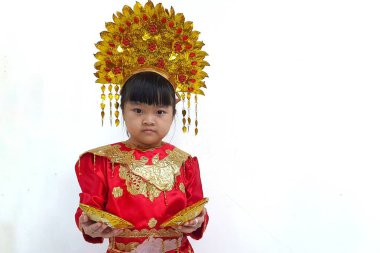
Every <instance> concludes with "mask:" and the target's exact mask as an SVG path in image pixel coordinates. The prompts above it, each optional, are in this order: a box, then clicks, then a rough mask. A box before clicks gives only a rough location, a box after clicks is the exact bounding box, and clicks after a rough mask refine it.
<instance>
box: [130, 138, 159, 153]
mask: <svg viewBox="0 0 380 253" xmlns="http://www.w3.org/2000/svg"><path fill="white" fill-rule="evenodd" d="M125 143H126V144H127V146H129V147H131V148H136V149H140V150H147V149H154V148H159V147H161V146H162V145H164V142H163V141H160V142H159V143H156V144H144V143H139V142H136V141H135V140H133V138H129V139H128V140H127V141H126V142H125Z"/></svg>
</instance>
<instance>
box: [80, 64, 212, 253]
mask: <svg viewBox="0 0 380 253" xmlns="http://www.w3.org/2000/svg"><path fill="white" fill-rule="evenodd" d="M120 95H121V108H122V113H123V118H124V121H125V125H126V128H127V131H128V136H129V139H128V140H127V141H124V142H119V143H115V144H111V145H107V146H103V147H99V148H96V149H93V150H90V151H87V152H85V153H84V154H82V155H81V156H80V158H79V160H78V162H77V163H76V166H75V169H76V175H77V178H78V181H79V184H80V187H81V189H82V193H80V194H79V196H80V203H82V204H86V205H89V206H92V207H95V208H98V209H101V210H104V211H107V212H109V213H112V214H114V215H117V216H119V217H121V218H123V219H125V220H127V221H129V222H131V223H132V224H133V225H134V228H133V229H112V228H110V227H108V226H107V225H105V224H102V223H100V222H95V221H92V220H90V219H89V217H88V216H86V215H85V214H84V213H82V210H81V209H80V208H78V210H77V212H76V215H75V218H76V223H77V225H78V228H79V229H80V230H81V231H82V233H83V237H84V239H85V240H86V241H88V242H91V243H102V242H103V240H104V238H109V247H108V250H107V253H119V252H139V253H141V252H149V253H154V252H186V253H188V252H193V249H192V247H191V245H190V243H189V240H188V238H187V237H188V236H190V237H192V238H194V239H200V238H201V237H202V235H203V233H204V231H205V229H206V226H207V222H208V215H207V212H206V210H205V209H203V211H202V212H201V214H200V215H199V216H198V217H196V218H195V219H193V220H190V221H189V222H187V223H185V224H184V225H183V226H178V227H171V228H165V229H163V228H160V225H161V224H162V223H163V222H164V221H166V220H167V219H169V218H170V217H172V216H173V215H175V214H176V213H177V212H179V211H180V210H182V209H184V208H185V207H187V206H189V205H191V204H193V203H196V202H197V201H199V200H201V199H202V198H203V192H202V184H201V179H200V172H199V167H198V160H197V158H196V157H192V156H190V155H189V154H187V153H186V152H184V151H182V150H180V149H178V148H176V147H174V146H173V145H171V144H169V143H165V142H163V141H162V139H163V138H164V137H165V136H166V134H167V133H168V131H169V129H170V126H171V124H172V122H173V119H174V116H175V113H176V109H175V104H176V96H175V91H174V88H173V86H172V84H171V83H170V82H169V81H168V80H167V79H165V78H164V77H163V76H162V75H160V74H158V73H155V72H149V71H144V72H140V73H137V74H134V75H132V76H131V77H130V78H129V79H128V80H127V81H126V83H125V84H124V85H123V87H122V89H121V92H120Z"/></svg>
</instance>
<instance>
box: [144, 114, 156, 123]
mask: <svg viewBox="0 0 380 253" xmlns="http://www.w3.org/2000/svg"><path fill="white" fill-rule="evenodd" d="M143 124H144V125H146V126H152V125H154V117H153V116H152V115H149V114H148V115H146V117H145V118H144V119H143Z"/></svg>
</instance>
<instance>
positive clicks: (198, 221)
mask: <svg viewBox="0 0 380 253" xmlns="http://www.w3.org/2000/svg"><path fill="white" fill-rule="evenodd" d="M206 212H207V210H206V208H203V210H202V212H201V213H200V214H199V215H198V216H197V217H196V218H195V219H193V220H190V221H188V222H185V223H184V224H183V225H182V226H178V227H175V229H176V230H177V231H179V232H182V233H186V234H190V233H192V232H194V231H195V230H197V229H198V228H200V227H201V226H202V224H203V222H204V221H205V216H206Z"/></svg>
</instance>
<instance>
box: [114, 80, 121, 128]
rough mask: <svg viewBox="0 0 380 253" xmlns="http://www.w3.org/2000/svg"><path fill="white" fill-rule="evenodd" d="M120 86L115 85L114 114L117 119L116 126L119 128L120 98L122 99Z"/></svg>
mask: <svg viewBox="0 0 380 253" xmlns="http://www.w3.org/2000/svg"><path fill="white" fill-rule="evenodd" d="M119 88H120V87H119V85H118V84H117V85H115V109H116V110H115V113H114V115H115V117H116V119H115V125H116V126H119V124H120V120H119V106H120V104H119V98H120V95H119Z"/></svg>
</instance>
